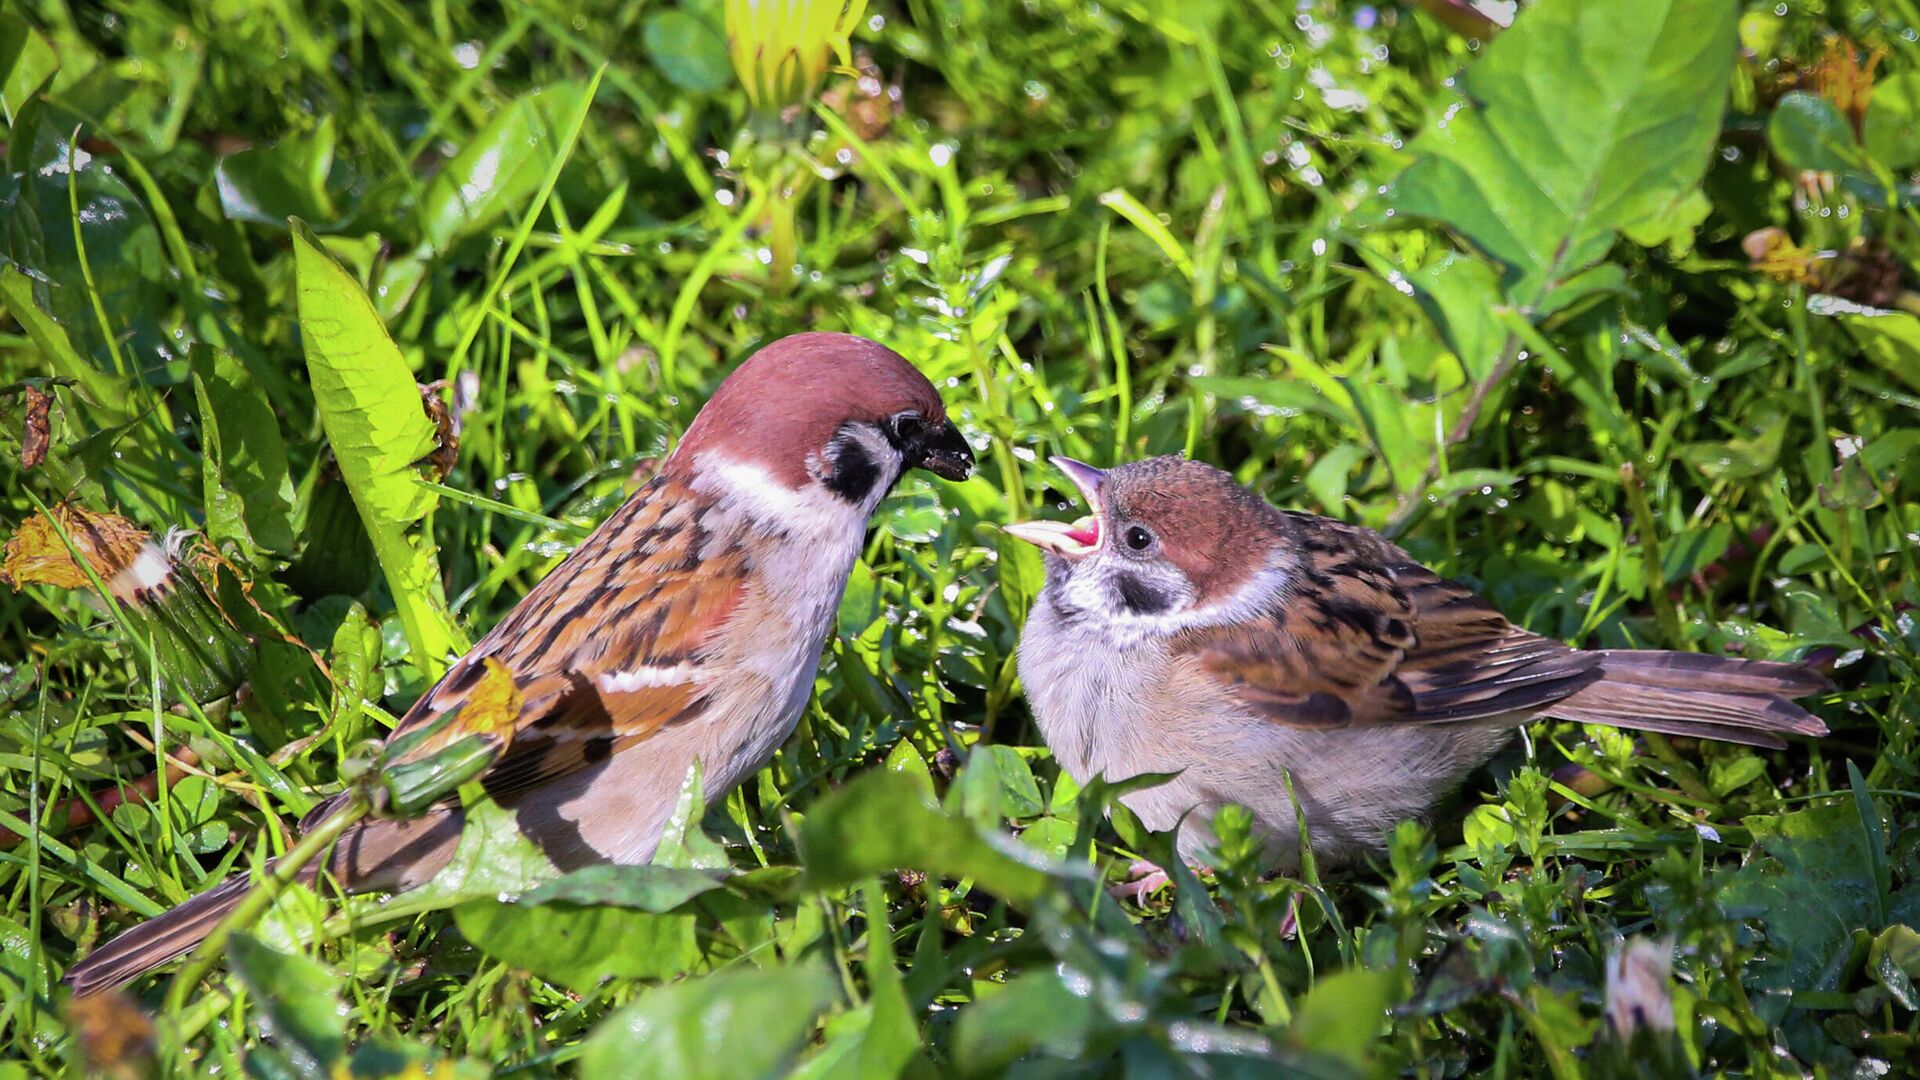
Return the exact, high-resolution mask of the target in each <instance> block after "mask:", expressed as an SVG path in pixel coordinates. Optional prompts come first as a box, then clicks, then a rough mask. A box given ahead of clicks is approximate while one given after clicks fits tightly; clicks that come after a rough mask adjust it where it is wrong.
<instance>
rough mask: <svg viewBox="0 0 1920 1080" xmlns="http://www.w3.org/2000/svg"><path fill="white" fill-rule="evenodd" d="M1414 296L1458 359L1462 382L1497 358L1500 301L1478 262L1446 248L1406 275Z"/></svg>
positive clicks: (1495, 283)
mask: <svg viewBox="0 0 1920 1080" xmlns="http://www.w3.org/2000/svg"><path fill="white" fill-rule="evenodd" d="M1407 284H1409V285H1411V286H1412V287H1413V295H1414V299H1415V300H1417V301H1418V302H1419V304H1420V308H1421V310H1422V311H1425V312H1426V313H1427V318H1429V319H1432V320H1433V325H1434V327H1435V328H1436V329H1438V330H1439V331H1440V336H1441V337H1442V338H1444V339H1445V340H1446V343H1447V348H1449V349H1451V350H1453V354H1454V355H1455V356H1457V357H1459V358H1460V366H1461V367H1463V368H1465V369H1466V375H1467V381H1468V382H1479V381H1480V380H1481V379H1484V378H1486V377H1487V374H1488V373H1489V372H1491V371H1492V370H1493V369H1494V366H1495V365H1496V364H1497V363H1498V362H1499V360H1500V351H1501V349H1503V348H1504V347H1505V345H1506V339H1507V331H1506V329H1505V328H1504V327H1502V326H1501V325H1500V319H1499V317H1498V315H1497V314H1496V310H1495V309H1497V308H1498V307H1499V306H1500V305H1501V304H1502V303H1503V302H1504V299H1503V298H1502V297H1501V295H1500V280H1499V277H1498V276H1497V275H1496V274H1495V273H1494V272H1493V268H1492V267H1490V266H1488V265H1487V264H1486V263H1485V262H1484V261H1482V260H1480V259H1477V258H1474V257H1472V256H1470V255H1465V254H1461V253H1457V252H1449V253H1448V254H1447V255H1446V256H1444V257H1443V258H1441V259H1440V260H1439V261H1438V262H1436V263H1434V264H1433V265H1431V266H1424V267H1421V268H1420V269H1418V270H1415V271H1414V272H1412V273H1410V274H1408V275H1407Z"/></svg>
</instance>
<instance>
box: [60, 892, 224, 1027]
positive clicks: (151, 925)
mask: <svg viewBox="0 0 1920 1080" xmlns="http://www.w3.org/2000/svg"><path fill="white" fill-rule="evenodd" d="M251 885H252V881H251V879H250V878H249V877H248V875H246V874H237V875H235V876H233V877H231V878H228V879H227V880H226V881H223V882H221V883H220V884H218V885H216V886H214V887H213V888H211V889H209V890H207V891H206V892H203V893H201V894H200V895H198V896H196V897H194V898H193V899H191V900H188V901H187V902H186V903H184V904H181V905H180V906H179V907H177V908H174V909H173V910H171V911H165V912H162V913H160V914H159V915H156V916H154V917H153V918H151V919H148V920H147V921H146V922H143V923H141V924H140V925H138V926H135V927H133V928H131V929H129V930H127V931H126V932H125V933H122V934H121V935H120V936H119V937H116V938H114V939H113V940H111V941H109V942H107V943H106V944H105V945H102V946H100V947H99V948H97V949H95V950H93V951H92V952H90V953H88V954H87V955H86V958H85V959H83V960H81V961H80V962H79V963H77V964H75V965H73V966H72V967H71V968H68V969H67V974H66V975H65V976H64V978H63V979H62V981H63V982H65V983H66V984H67V985H68V986H71V987H73V993H74V996H75V997H85V996H87V995H88V994H97V993H99V992H100V991H102V990H112V989H115V988H117V987H121V986H125V985H126V984H127V983H130V982H132V981H133V980H135V979H137V978H139V977H140V976H142V975H144V974H146V973H147V972H149V971H152V970H153V969H154V968H157V967H159V966H160V965H161V964H164V963H166V962H167V961H169V960H173V959H175V958H177V957H181V956H185V955H186V954H187V953H188V952H190V951H192V949H193V947H194V946H196V945H198V944H200V942H202V941H204V940H205V939H206V936H207V935H208V934H211V933H213V928H214V927H216V926H219V925H220V920H221V919H224V918H226V917H227V913H228V912H230V911H232V910H233V908H234V905H236V904H238V903H239V902H240V898H241V897H243V896H245V895H247V889H248V888H249V887H251Z"/></svg>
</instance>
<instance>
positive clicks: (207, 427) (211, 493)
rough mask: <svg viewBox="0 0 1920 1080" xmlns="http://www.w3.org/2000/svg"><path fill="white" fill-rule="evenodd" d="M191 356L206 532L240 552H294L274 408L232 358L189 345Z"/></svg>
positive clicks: (288, 487)
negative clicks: (202, 476)
mask: <svg viewBox="0 0 1920 1080" xmlns="http://www.w3.org/2000/svg"><path fill="white" fill-rule="evenodd" d="M189 358H190V360H191V363H192V368H193V391H194V398H195V400H196V401H197V402H198V404H199V406H200V430H201V434H200V451H201V455H202V456H201V469H202V470H203V473H204V481H205V498H206V510H207V535H208V536H209V538H211V539H212V540H213V541H214V542H215V543H221V542H225V541H232V542H237V543H239V544H240V545H241V546H242V548H243V550H244V549H251V548H253V547H255V546H257V547H259V548H263V549H265V550H267V551H272V552H289V551H292V550H293V481H292V479H291V478H290V477H289V476H288V474H287V448H286V443H285V442H283V441H282V440H281V438H280V424H279V422H278V421H277V420H275V419H274V415H273V407H272V406H271V405H268V404H267V396H266V394H264V393H262V392H261V390H260V387H259V386H258V385H256V384H255V383H254V381H253V375H252V374H251V373H250V372H248V371H247V369H246V367H245V366H243V365H242V364H241V363H240V362H239V361H238V360H235V359H234V358H233V355H232V354H231V353H227V352H223V351H220V350H217V349H212V348H209V347H206V346H195V347H194V349H193V351H192V353H191V354H190V357H189Z"/></svg>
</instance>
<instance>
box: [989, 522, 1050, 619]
mask: <svg viewBox="0 0 1920 1080" xmlns="http://www.w3.org/2000/svg"><path fill="white" fill-rule="evenodd" d="M994 547H995V552H996V555H997V558H996V559H995V566H997V567H998V568H999V571H1000V592H1001V594H1002V595H1004V596H1005V597H1006V598H1007V607H1008V609H1009V610H1010V611H1011V612H1012V614H1013V617H1014V618H1015V619H1018V620H1020V621H1022V622H1024V621H1025V620H1026V617H1027V612H1028V611H1030V610H1032V608H1033V602H1034V600H1035V599H1036V598H1037V597H1039V595H1040V587H1041V586H1042V585H1044V584H1046V564H1045V562H1044V561H1043V560H1042V559H1041V557H1040V551H1039V549H1038V548H1035V547H1034V546H1033V545H1032V544H1029V543H1027V542H1026V541H1024V540H1016V539H1015V538H1013V537H1012V536H1009V535H1008V534H1006V533H1001V534H1000V535H999V536H998V537H997V538H996V539H995V541H994Z"/></svg>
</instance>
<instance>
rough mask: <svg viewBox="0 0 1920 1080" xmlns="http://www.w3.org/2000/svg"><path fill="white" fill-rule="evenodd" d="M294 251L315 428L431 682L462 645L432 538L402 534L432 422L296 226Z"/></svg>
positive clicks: (419, 496) (351, 296) (422, 504)
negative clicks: (356, 510)
mask: <svg viewBox="0 0 1920 1080" xmlns="http://www.w3.org/2000/svg"><path fill="white" fill-rule="evenodd" d="M293 252H294V278H295V286H296V291H297V293H298V295H299V309H300V339H301V342H302V344H303V345H304V346H305V349H306V354H307V372H308V377H309V379H310V380H311V381H312V383H313V397H314V403H315V405H317V406H318V407H319V410H320V423H321V426H322V427H323V428H325V429H326V433H327V442H328V444H329V445H330V446H332V448H333V453H334V457H335V459H336V460H337V461H338V462H339V464H340V476H341V478H342V479H344V480H345V481H346V484H347V490H348V491H350V492H352V493H353V502H354V505H355V506H356V507H358V508H359V511H360V519H361V521H362V522H364V523H365V525H366V528H367V535H368V536H369V537H371V538H372V540H373V547H374V551H375V553H376V554H377V555H378V556H379V559H380V568H381V570H383V571H384V572H385V573H386V577H387V587H388V589H389V590H390V591H391V592H392V593H393V599H394V604H395V606H396V607H397V608H398V609H399V614H400V621H401V624H402V625H403V626H404V627H405V629H406V633H407V641H408V644H409V645H411V646H412V652H413V657H412V659H413V662H414V663H415V664H416V665H417V666H418V667H419V668H420V670H422V671H423V672H425V673H426V674H427V675H428V676H429V677H438V676H439V675H440V673H441V672H442V671H444V670H446V662H447V657H448V656H450V655H454V654H458V653H462V652H465V651H466V649H467V641H466V638H465V636H464V635H462V634H461V632H460V629H459V628H458V627H457V626H455V625H454V623H453V619H452V618H451V617H450V616H449V615H448V614H447V607H446V598H445V596H444V594H443V592H442V587H441V584H440V564H439V559H438V557H437V556H436V555H435V553H434V547H433V544H432V542H431V538H430V537H421V538H414V537H409V536H408V535H407V527H408V526H410V525H412V524H414V523H415V522H417V521H419V520H420V519H422V518H424V517H425V516H426V515H427V512H428V511H429V510H431V509H432V508H433V503H434V495H433V493H432V491H431V490H429V489H428V488H426V487H425V486H424V485H422V484H420V483H419V482H418V475H419V474H418V471H417V470H416V469H415V467H414V462H416V461H419V460H420V459H421V458H422V457H425V456H426V454H427V453H428V451H430V450H432V449H433V445H434V435H435V433H434V427H433V422H432V421H430V420H428V419H427V413H426V409H425V408H424V407H423V406H422V405H421V403H420V391H419V388H418V386H417V385H416V384H415V382H414V379H413V372H412V370H411V369H409V368H408V367H407V362H406V359H405V358H404V357H402V356H401V355H400V350H399V349H398V348H397V347H395V345H394V344H393V339H392V338H390V337H388V336H387V328H386V327H385V326H384V325H383V324H382V323H381V322H380V317H379V315H378V314H376V313H375V312H374V310H373V304H372V303H370V302H369V301H368V300H367V294H366V293H364V292H362V291H361V289H360V285H359V283H358V282H356V281H355V280H354V279H353V276H352V275H351V274H349V273H347V271H346V269H345V268H344V267H342V266H341V265H340V264H339V263H337V262H335V261H334V260H333V257H332V256H330V255H328V254H327V253H326V251H325V250H323V249H322V248H321V247H320V243H319V240H318V238H316V237H315V236H314V235H313V231H312V230H311V229H308V228H307V227H306V225H305V224H304V223H301V222H298V221H296V222H294V223H293Z"/></svg>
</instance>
